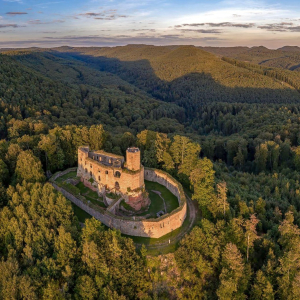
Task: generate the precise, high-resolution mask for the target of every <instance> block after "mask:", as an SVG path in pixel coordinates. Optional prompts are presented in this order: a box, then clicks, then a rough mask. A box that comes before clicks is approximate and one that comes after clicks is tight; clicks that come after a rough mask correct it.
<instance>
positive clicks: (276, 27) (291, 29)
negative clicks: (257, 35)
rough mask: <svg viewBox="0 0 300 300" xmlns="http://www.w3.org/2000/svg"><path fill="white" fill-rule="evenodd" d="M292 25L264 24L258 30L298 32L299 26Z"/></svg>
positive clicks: (283, 23) (286, 23)
mask: <svg viewBox="0 0 300 300" xmlns="http://www.w3.org/2000/svg"><path fill="white" fill-rule="evenodd" d="M292 25H294V23H291V22H282V23H274V24H265V25H261V26H258V28H260V29H265V30H268V31H275V32H300V25H296V26H292Z"/></svg>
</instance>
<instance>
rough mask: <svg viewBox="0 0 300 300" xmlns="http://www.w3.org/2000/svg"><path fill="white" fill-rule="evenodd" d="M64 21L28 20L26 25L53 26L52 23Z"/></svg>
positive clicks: (62, 21)
mask: <svg viewBox="0 0 300 300" xmlns="http://www.w3.org/2000/svg"><path fill="white" fill-rule="evenodd" d="M64 22H65V20H52V21H45V22H44V21H41V20H29V21H27V24H30V25H43V24H54V23H64Z"/></svg>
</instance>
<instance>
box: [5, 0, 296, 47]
mask: <svg viewBox="0 0 300 300" xmlns="http://www.w3.org/2000/svg"><path fill="white" fill-rule="evenodd" d="M297 2H298V3H297ZM127 44H152V45H181V44H185V45H196V46H226V47H228V46H249V47H252V46H261V45H262V46H266V47H268V48H272V49H274V48H279V47H282V46H285V45H292V46H300V5H299V0H278V1H270V0H267V1H259V0H258V1H255V0H254V1H252V0H243V1H241V0H239V1H237V0H223V1H220V0H209V1H203V0H181V1H180V0H173V1H171V0H123V1H121V0H101V1H100V0H53V1H51V0H43V1H42V0H0V48H10V47H55V46H62V45H68V46H117V45H127Z"/></svg>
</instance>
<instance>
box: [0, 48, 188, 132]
mask: <svg viewBox="0 0 300 300" xmlns="http://www.w3.org/2000/svg"><path fill="white" fill-rule="evenodd" d="M23 58H24V59H23V60H19V61H18V60H17V56H12V57H9V56H7V55H0V117H1V119H0V120H1V123H0V124H1V125H0V126H1V137H5V136H6V131H7V123H8V122H9V121H10V120H11V119H14V120H15V119H16V120H23V119H28V122H33V121H34V122H39V121H42V122H43V123H45V124H47V125H48V126H50V127H53V126H54V125H55V124H58V125H66V124H77V125H80V124H82V125H92V124H95V123H99V122H101V123H104V124H105V126H106V128H108V129H111V128H116V127H118V128H119V129H118V131H127V130H128V127H131V128H132V129H133V130H134V131H135V132H136V131H138V130H143V129H145V128H149V127H150V128H151V127H152V129H154V130H161V131H165V132H172V131H174V130H175V129H176V131H177V130H178V129H179V130H180V128H182V126H181V125H180V124H179V121H180V122H183V121H184V118H185V113H184V110H183V108H180V107H178V106H177V105H175V104H168V103H165V102H162V101H159V100H156V99H153V98H151V96H149V95H147V94H146V93H145V92H143V91H140V90H139V89H138V88H136V87H135V86H132V85H130V84H128V83H127V82H125V81H123V80H121V79H120V78H119V77H117V76H114V75H113V74H108V73H103V72H97V71H96V70H93V69H86V68H84V66H82V65H80V64H78V63H76V66H74V65H72V64H71V63H70V62H69V61H65V60H62V59H58V58H57V57H54V56H52V55H46V54H45V55H44V54H39V53H30V54H29V55H28V56H27V55H24V56H23ZM20 62H21V63H20ZM153 121H155V125H153ZM11 122H12V121H11Z"/></svg>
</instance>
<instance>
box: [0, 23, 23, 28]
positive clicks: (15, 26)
mask: <svg viewBox="0 0 300 300" xmlns="http://www.w3.org/2000/svg"><path fill="white" fill-rule="evenodd" d="M9 27H11V28H18V27H21V26H19V25H18V24H0V28H9Z"/></svg>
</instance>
